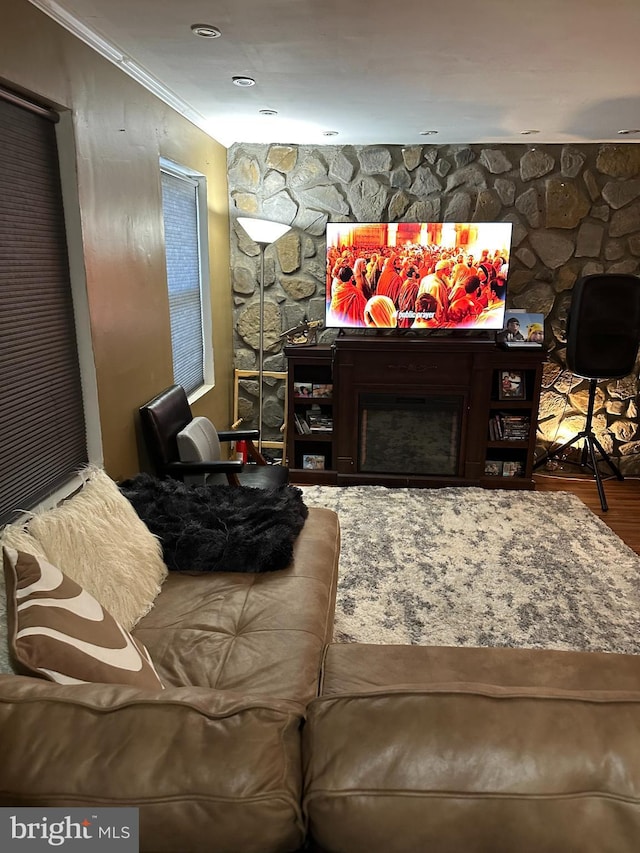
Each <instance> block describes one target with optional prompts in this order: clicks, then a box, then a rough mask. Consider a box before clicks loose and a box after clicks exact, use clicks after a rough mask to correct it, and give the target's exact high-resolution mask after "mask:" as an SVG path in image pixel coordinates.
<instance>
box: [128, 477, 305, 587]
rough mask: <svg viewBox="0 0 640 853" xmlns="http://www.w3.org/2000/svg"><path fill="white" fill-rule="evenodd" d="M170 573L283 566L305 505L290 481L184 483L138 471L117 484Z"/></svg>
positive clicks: (271, 569) (265, 568)
mask: <svg viewBox="0 0 640 853" xmlns="http://www.w3.org/2000/svg"><path fill="white" fill-rule="evenodd" d="M120 490H121V492H122V493H123V494H124V495H125V497H126V498H128V499H129V501H130V502H131V503H132V504H133V506H134V508H135V510H136V512H137V513H138V515H139V516H140V518H141V519H142V520H143V521H144V523H145V524H146V525H147V527H148V528H149V530H151V532H152V533H154V534H155V535H156V536H158V537H159V539H160V541H161V543H162V549H163V554H164V561H165V563H166V564H167V566H168V568H169V569H170V570H171V571H174V572H272V571H275V570H276V569H284V568H285V567H286V566H288V565H289V563H290V562H291V559H292V556H293V545H294V542H295V540H296V537H297V536H298V534H299V533H300V531H301V530H302V527H303V525H304V522H305V519H306V517H307V516H308V514H309V510H308V509H307V507H306V506H305V504H304V503H303V501H302V492H301V490H300V489H297V488H295V487H294V486H279V487H278V488H275V489H252V488H249V487H246V486H240V487H237V488H232V487H230V486H186V485H185V484H184V483H181V482H179V481H177V480H159V479H157V478H156V477H151V476H150V475H149V474H138V475H136V476H135V477H133V478H131V479H130V480H125V481H124V482H123V483H121V484H120Z"/></svg>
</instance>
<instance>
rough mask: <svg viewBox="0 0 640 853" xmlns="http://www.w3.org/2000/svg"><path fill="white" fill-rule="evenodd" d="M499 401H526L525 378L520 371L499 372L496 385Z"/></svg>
mask: <svg viewBox="0 0 640 853" xmlns="http://www.w3.org/2000/svg"><path fill="white" fill-rule="evenodd" d="M498 399H499V400H524V399H526V388H525V376H524V371H522V370H501V371H500V377H499V384H498Z"/></svg>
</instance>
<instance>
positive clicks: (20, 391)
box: [0, 97, 87, 524]
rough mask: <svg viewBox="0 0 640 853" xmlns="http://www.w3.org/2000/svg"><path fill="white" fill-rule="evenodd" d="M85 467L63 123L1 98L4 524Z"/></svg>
mask: <svg viewBox="0 0 640 853" xmlns="http://www.w3.org/2000/svg"><path fill="white" fill-rule="evenodd" d="M86 463H87V446H86V432H85V422H84V410H83V402H82V390H81V383H80V367H79V363H78V353H77V346H76V334H75V324H74V314H73V303H72V297H71V283H70V278H69V263H68V257H67V242H66V233H65V223H64V211H63V205H62V191H61V186H60V175H59V165H58V150H57V145H56V135H55V125H54V123H53V122H52V121H51V119H50V118H48V117H46V112H45V111H43V110H39V111H33V110H29V109H26V108H24V107H22V106H19V105H17V104H16V103H12V102H10V101H7V100H4V99H2V98H1V97H0V524H3V523H5V522H7V521H11V520H12V518H14V517H15V513H16V512H18V511H19V510H25V509H30V508H32V507H33V506H35V505H36V504H37V503H38V502H39V501H40V500H42V499H43V498H44V497H46V496H47V495H49V494H51V493H52V492H53V491H55V489H56V488H58V487H60V486H61V485H63V484H64V483H65V482H67V481H68V480H69V479H70V477H71V475H72V474H73V473H74V472H75V471H77V470H78V469H79V468H81V467H82V466H83V465H85V464H86Z"/></svg>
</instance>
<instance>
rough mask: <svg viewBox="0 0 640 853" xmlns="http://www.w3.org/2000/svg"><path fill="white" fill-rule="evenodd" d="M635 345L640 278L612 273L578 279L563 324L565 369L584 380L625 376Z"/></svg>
mask: <svg viewBox="0 0 640 853" xmlns="http://www.w3.org/2000/svg"><path fill="white" fill-rule="evenodd" d="M639 344H640V278H639V277H638V276H635V275H621V274H616V273H611V274H605V273H603V274H602V275H587V276H584V277H583V278H581V279H579V280H578V281H577V282H576V284H575V286H574V288H573V293H572V296H571V308H570V310H569V319H568V323H567V367H568V368H569V370H571V371H573V373H577V374H579V375H580V376H586V377H587V378H588V379H619V378H621V377H622V376H628V375H629V374H630V373H631V371H632V370H633V366H634V364H635V361H636V356H637V354H638V345H639Z"/></svg>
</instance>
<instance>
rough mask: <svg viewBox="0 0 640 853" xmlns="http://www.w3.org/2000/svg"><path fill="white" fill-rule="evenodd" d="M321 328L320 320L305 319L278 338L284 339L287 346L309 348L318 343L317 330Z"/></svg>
mask: <svg viewBox="0 0 640 853" xmlns="http://www.w3.org/2000/svg"><path fill="white" fill-rule="evenodd" d="M322 326H323V322H322V320H307V319H306V317H305V319H304V320H303V321H302V323H298V325H297V326H293V327H292V328H291V329H287V331H286V332H283V333H282V334H281V335H280V337H281V338H286V339H287V343H288V344H289V346H295V347H310V346H313V345H314V344H316V343H317V342H318V340H317V338H318V329H321V328H322Z"/></svg>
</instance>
